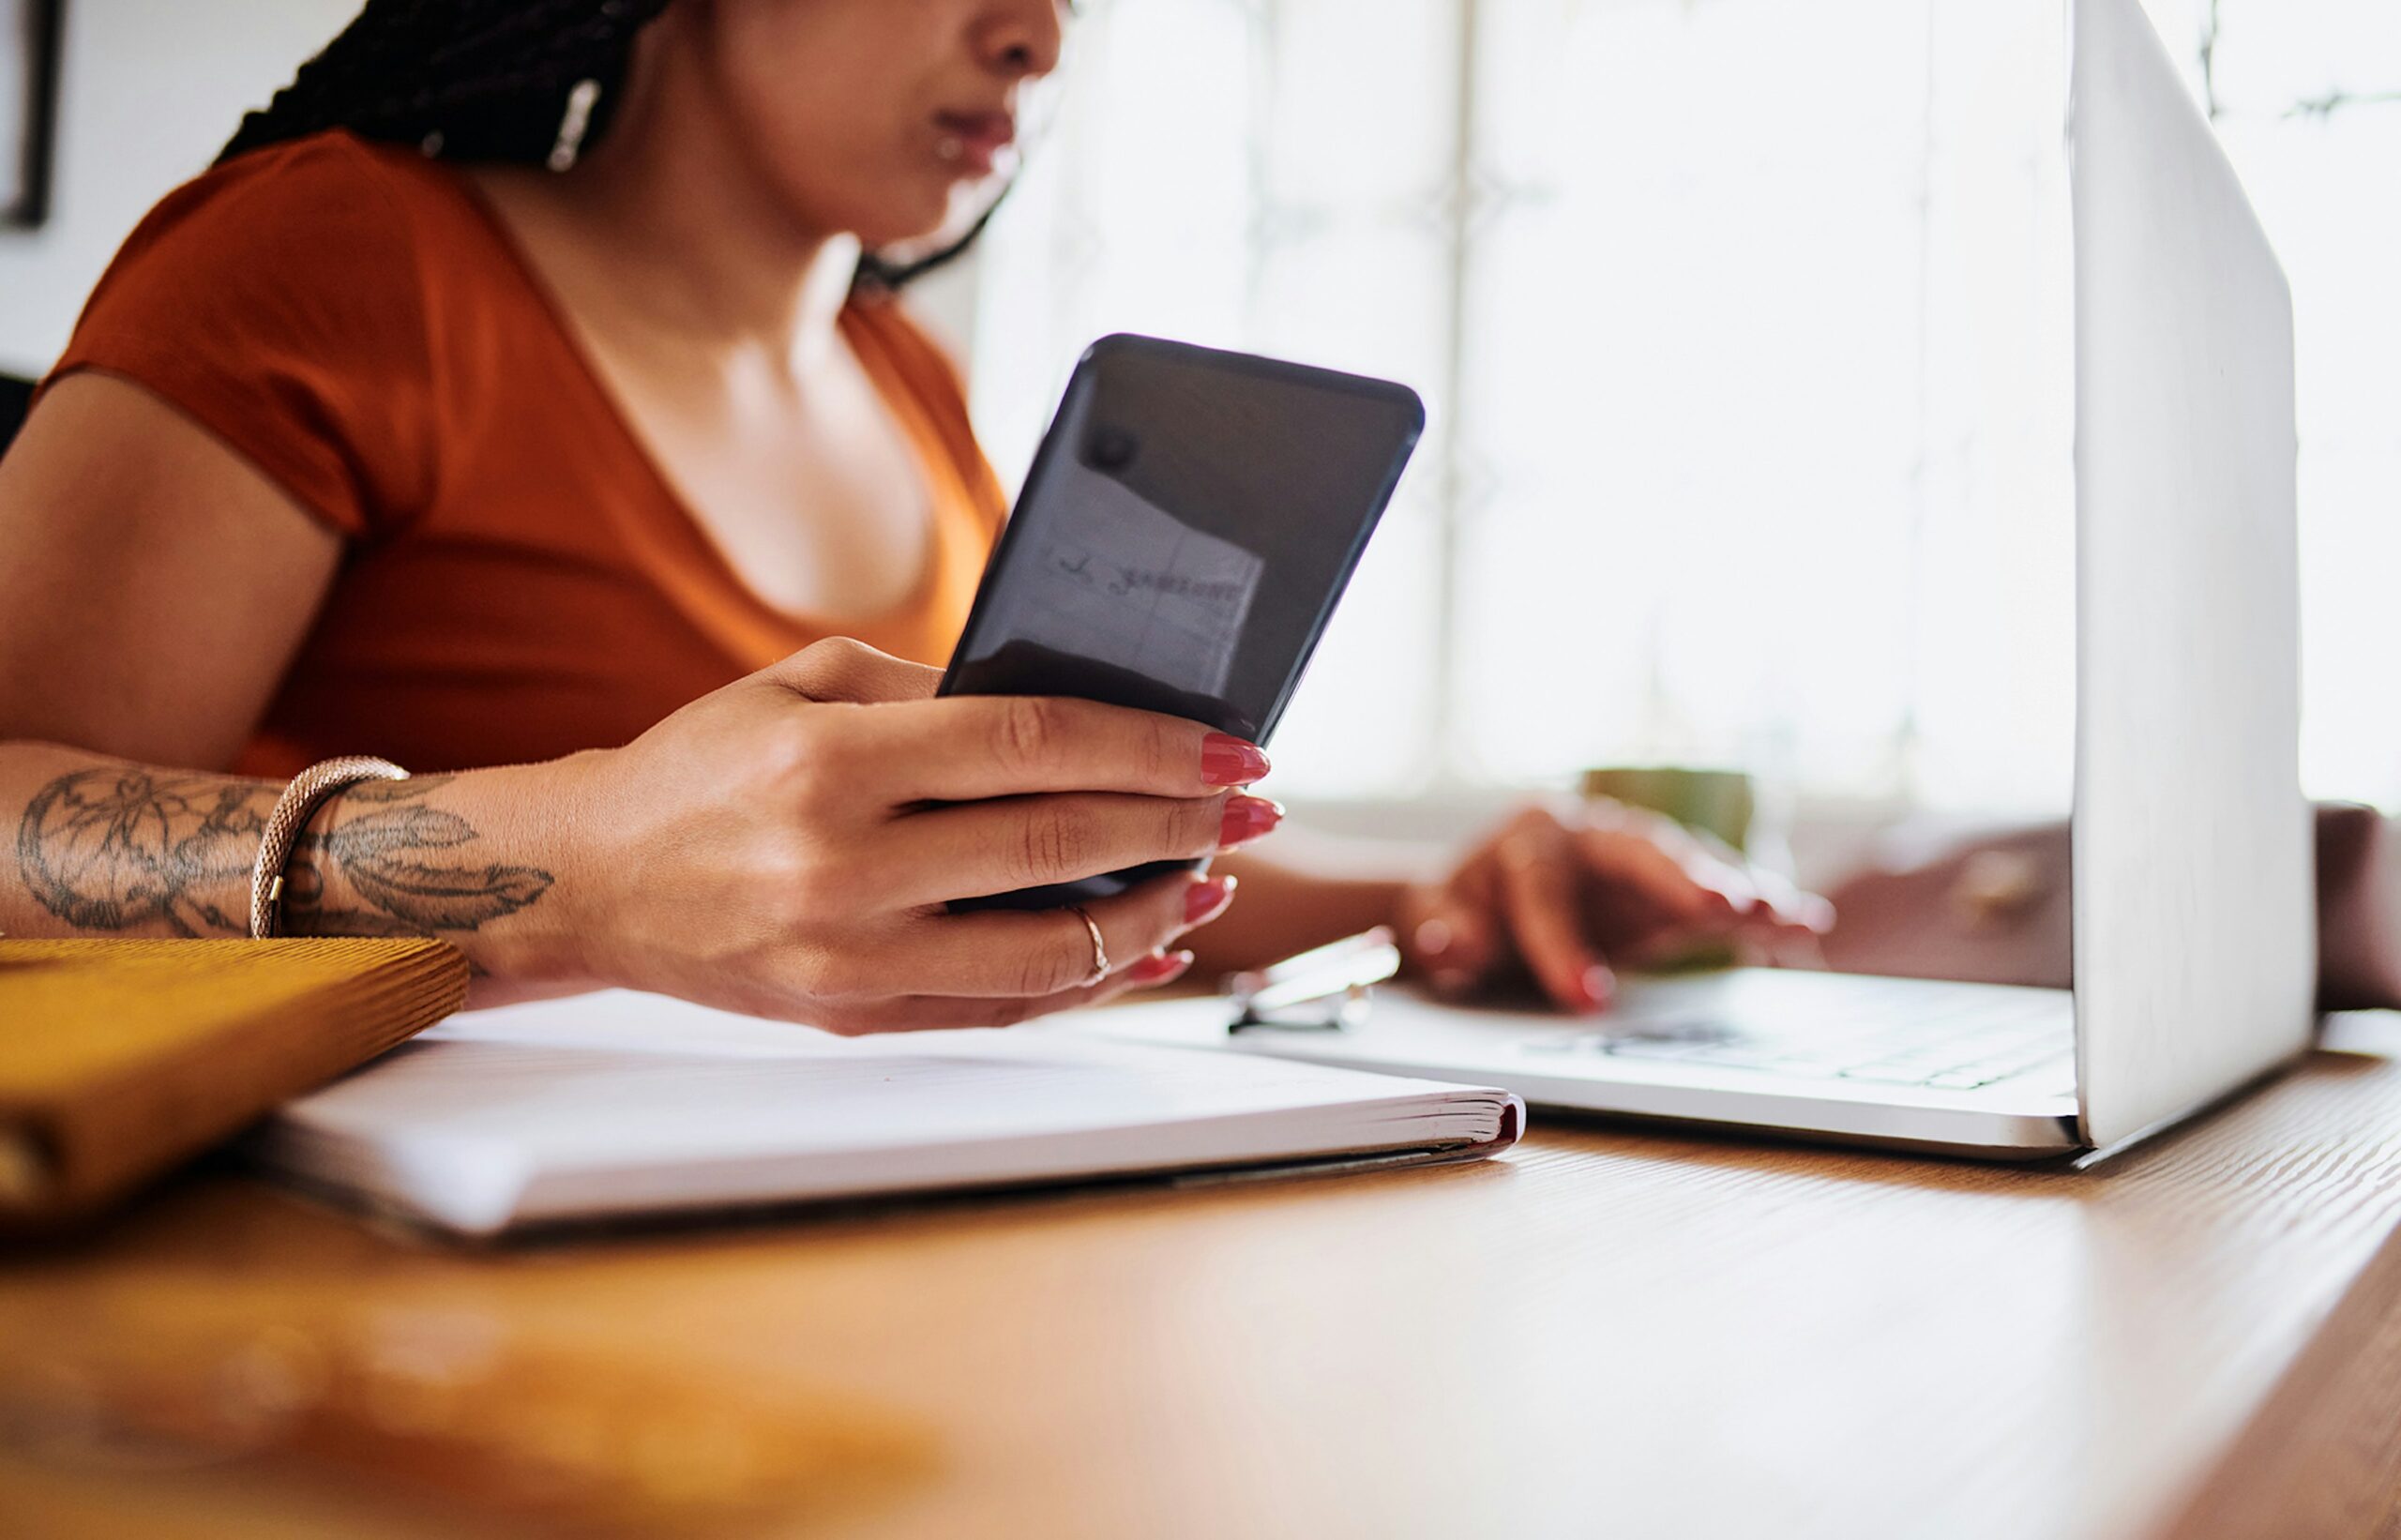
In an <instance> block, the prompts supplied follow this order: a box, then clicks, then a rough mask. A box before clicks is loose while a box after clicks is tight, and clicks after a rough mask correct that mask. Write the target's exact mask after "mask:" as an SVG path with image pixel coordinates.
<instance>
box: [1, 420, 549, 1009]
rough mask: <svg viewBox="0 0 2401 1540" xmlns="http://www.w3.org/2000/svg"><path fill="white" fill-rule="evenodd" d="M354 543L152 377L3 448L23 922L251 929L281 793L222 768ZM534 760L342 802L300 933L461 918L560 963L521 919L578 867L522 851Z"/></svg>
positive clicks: (6, 703) (496, 970) (336, 803)
mask: <svg viewBox="0 0 2401 1540" xmlns="http://www.w3.org/2000/svg"><path fill="white" fill-rule="evenodd" d="M340 551H341V544H340V538H339V537H338V536H335V535H334V534H333V533H332V532H331V531H330V530H328V529H326V528H325V526H324V525H323V524H321V523H320V522H318V521H316V520H314V519H312V518H310V516H309V515H308V514H307V513H306V512H305V511H304V510H303V509H301V508H299V507H298V506H294V504H293V502H292V501H291V499H290V498H289V497H287V496H285V495H284V493H283V492H282V491H280V490H279V488H277V487H276V485H275V484H274V483H273V482H271V481H269V480H268V479H267V478H266V477H265V476H264V475H262V474H261V473H260V472H259V471H258V470H257V469H255V468H254V467H253V466H251V465H250V464H249V462H248V461H246V460H242V459H241V458H240V457H239V456H237V455H235V454H234V452H233V451H232V450H230V449H228V448H226V447H225V446H224V445H222V444H221V443H219V441H218V440H217V439H216V438H215V437H214V436H213V435H211V434H209V433H208V432H207V431H206V430H203V429H202V428H200V427H199V426H198V425H196V424H194V423H192V422H191V421H189V419H187V418H186V417H184V416H183V415H181V414H180V413H178V412H176V411H175V410H174V409H173V408H172V407H170V406H168V405H167V404H166V403H165V402H163V401H161V400H159V399H158V398H157V397H155V396H153V395H151V394H150V393H149V392H147V391H145V390H143V389H142V388H141V387H139V386H137V385H131V384H128V383H127V382H125V381H123V380H119V379H116V378H114V377H112V376H108V375H103V374H94V373H87V374H80V375H76V376H73V377H70V378H68V379H67V380H65V381H63V382H61V383H60V384H59V385H56V386H55V387H53V389H52V390H51V392H50V393H49V394H48V395H46V396H45V397H44V398H43V399H42V401H41V404H40V406H39V408H38V410H37V411H36V412H35V413H34V415H33V416H32V418H31V420H29V421H28V422H27V423H26V425H25V430H24V432H23V435H22V436H20V438H19V439H18V441H17V443H16V444H15V445H13V446H12V447H11V448H10V450H9V451H8V456H7V458H6V459H5V460H0V658H5V659H6V660H7V663H8V666H7V667H6V668H5V669H0V840H5V841H6V843H5V844H0V852H5V854H0V932H5V933H8V934H11V935H19V936H29V935H89V936H102V935H127V936H239V935H243V934H246V933H247V932H248V929H249V872H250V866H251V863H252V861H253V860H254V859H255V858H256V856H257V853H258V847H259V838H260V834H261V831H262V829H263V827H264V822H265V819H266V816H267V813H268V812H269V810H271V809H272V808H273V807H274V806H275V799H276V797H277V796H278V794H279V793H280V792H281V790H282V788H281V786H280V785H279V784H278V783H273V782H267V781H258V780H249V779H244V778H237V777H232V776H227V775H225V774H223V773H221V767H222V766H223V765H224V764H225V763H226V762H229V761H230V760H231V759H232V758H233V756H234V753H235V752H236V751H237V750H238V749H239V748H240V747H241V745H242V743H243V741H244V740H245V739H246V738H247V737H248V736H249V733H250V732H251V730H252V728H253V727H254V725H255V724H256V722H257V719H258V717H259V714H260V713H261V712H262V711H263V710H264V707H265V704H266V702H267V700H268V698H269V696H270V695H271V694H272V693H273V691H274V688H275V686H276V682H277V681H278V680H279V678H280V677H281V675H282V673H283V672H284V670H285V669H286V668H288V667H289V666H290V663H291V659H292V656H293V654H294V651H295V650H296V649H297V648H298V646H299V644H300V642H301V639H302V638H303V637H304V636H305V635H306V633H307V631H308V627H309V626H310V621H311V620H312V619H313V618H314V616H315V614H316V611H317V609H318V607H319V605H321V604H322V603H323V602H324V599H325V592H326V590H327V588H328V586H329V585H330V584H331V582H332V579H333V571H334V566H335V563H336V562H337V561H338V560H339V558H340ZM43 740H49V741H43ZM66 745H73V746H75V747H64V746H66ZM117 756H125V757H124V758H119V757H117ZM143 761H149V763H144V762H143ZM164 766H193V767H197V768H165V767H164ZM512 776H514V777H515V778H516V779H518V780H521V778H522V773H521V772H516V773H512V772H505V771H504V772H476V774H475V775H474V776H471V777H432V778H419V779H415V780H410V781H405V782H398V783H392V784H389V785H381V784H379V785H375V786H370V787H359V788H355V789H354V790H352V791H351V792H349V793H345V794H343V795H342V796H340V797H338V798H335V799H333V800H332V801H331V802H329V803H328V804H327V805H326V806H325V808H321V809H320V811H319V813H318V815H317V816H316V818H314V819H313V820H312V821H311V822H310V826H309V828H308V829H307V830H305V831H304V832H303V834H302V836H301V838H300V839H299V841H298V843H297V845H296V846H295V849H294V854H293V859H292V862H291V864H290V866H289V867H287V868H286V882H287V890H288V892H289V894H290V899H289V902H288V904H287V910H286V921H287V925H288V927H289V928H290V929H292V930H293V931H294V932H295V933H298V934H319V935H403V934H405V935H439V936H444V937H445V938H447V939H449V940H452V941H454V942H457V943H459V944H461V946H462V947H464V948H465V949H466V951H467V952H468V955H469V958H470V959H471V960H472V961H474V962H475V963H476V966H477V968H478V970H479V971H482V972H485V973H488V974H511V975H523V974H544V973H555V972H556V971H557V970H558V963H559V959H558V957H557V955H556V954H557V949H558V942H559V939H560V938H559V937H558V936H557V935H556V934H555V927H554V926H551V927H546V926H544V925H543V924H542V923H541V921H540V919H539V917H536V916H527V917H522V918H515V919H514V921H513V923H504V922H510V921H511V920H512V917H515V916H521V915H523V914H524V912H526V911H528V910H531V909H533V908H534V907H535V906H536V904H538V903H539V902H540V901H541V900H542V899H543V898H544V897H545V896H546V895H547V894H548V892H549V891H550V889H551V885H552V884H553V883H554V881H555V877H554V874H553V873H552V872H551V870H550V869H549V868H545V867H544V866H542V865H541V864H540V862H539V861H538V860H535V859H528V858H525V856H524V851H525V850H526V849H527V848H530V847H531V846H532V845H534V844H536V843H538V842H539V841H538V840H537V839H536V838H534V837H533V831H531V830H527V829H523V828H521V826H520V825H521V823H522V822H523V820H522V817H521V814H520V813H519V812H517V811H516V808H517V807H518V806H519V804H520V802H521V797H520V796H515V795H512V793H521V791H522V790H523V789H522V788H521V786H517V785H513V784H512ZM504 847H506V848H504ZM512 852H514V853H512Z"/></svg>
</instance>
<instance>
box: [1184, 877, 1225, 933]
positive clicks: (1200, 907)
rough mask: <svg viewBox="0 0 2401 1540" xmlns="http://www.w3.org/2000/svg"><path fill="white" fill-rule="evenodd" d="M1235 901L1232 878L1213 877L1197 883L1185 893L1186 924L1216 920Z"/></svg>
mask: <svg viewBox="0 0 2401 1540" xmlns="http://www.w3.org/2000/svg"><path fill="white" fill-rule="evenodd" d="M1233 901H1234V879H1233V878H1231V877H1212V878H1209V879H1208V880H1206V881H1205V882H1199V883H1193V884H1192V885H1191V886H1190V887H1188V888H1186V889H1185V891H1184V923H1185V924H1186V925H1199V924H1200V922H1201V921H1202V920H1214V919H1216V917H1217V916H1218V914H1219V913H1223V912H1224V910H1225V907H1226V905H1228V904H1230V903H1231V902H1233Z"/></svg>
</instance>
